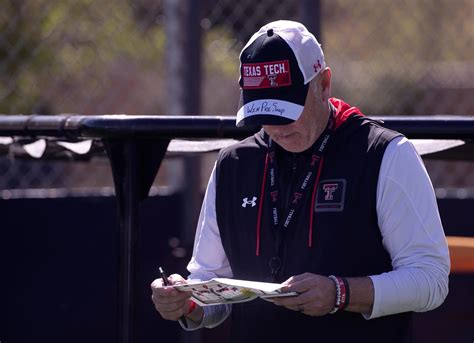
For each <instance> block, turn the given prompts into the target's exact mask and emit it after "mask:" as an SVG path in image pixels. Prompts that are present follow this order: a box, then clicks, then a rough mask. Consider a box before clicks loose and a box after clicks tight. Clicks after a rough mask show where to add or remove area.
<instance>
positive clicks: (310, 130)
mask: <svg viewBox="0 0 474 343" xmlns="http://www.w3.org/2000/svg"><path fill="white" fill-rule="evenodd" d="M325 112H326V111H325V108H324V106H322V104H321V102H320V101H316V99H315V96H314V92H313V90H312V89H311V88H310V89H309V91H308V95H307V96H306V102H305V105H304V110H303V113H301V116H300V117H299V118H298V120H297V121H295V122H294V123H291V124H288V125H263V129H264V130H265V132H266V133H267V134H268V135H269V136H270V137H271V138H272V139H273V141H275V142H276V143H277V144H278V145H280V146H281V147H282V148H283V149H285V150H287V151H289V152H302V151H305V150H306V149H308V148H309V147H311V146H312V145H313V144H314V142H316V140H317V139H318V137H319V135H320V134H321V133H322V131H323V130H324V128H325V127H326V123H327V120H328V114H327V115H326V113H325Z"/></svg>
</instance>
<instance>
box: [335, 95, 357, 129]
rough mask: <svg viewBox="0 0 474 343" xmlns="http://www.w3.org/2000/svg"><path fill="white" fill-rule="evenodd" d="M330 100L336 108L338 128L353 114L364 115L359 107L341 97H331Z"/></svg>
mask: <svg viewBox="0 0 474 343" xmlns="http://www.w3.org/2000/svg"><path fill="white" fill-rule="evenodd" d="M329 102H330V103H331V104H332V105H333V106H334V107H335V108H336V129H337V128H338V127H339V126H341V125H342V123H344V122H345V121H346V120H347V119H348V118H349V117H352V116H353V115H359V116H363V114H362V112H361V111H360V110H359V109H358V108H357V107H354V106H352V107H351V105H349V104H348V103H346V102H344V101H342V100H340V99H337V98H330V99H329Z"/></svg>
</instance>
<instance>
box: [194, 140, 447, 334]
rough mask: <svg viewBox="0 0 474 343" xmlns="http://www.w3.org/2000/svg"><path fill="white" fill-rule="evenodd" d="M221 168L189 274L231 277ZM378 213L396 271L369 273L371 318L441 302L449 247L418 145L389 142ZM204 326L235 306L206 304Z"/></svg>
mask: <svg viewBox="0 0 474 343" xmlns="http://www.w3.org/2000/svg"><path fill="white" fill-rule="evenodd" d="M215 188H216V180H215V167H214V170H213V171H212V174H211V177H210V179H209V184H208V186H207V190H206V194H205V196H204V201H203V205H202V208H201V213H200V216H199V221H198V225H197V230H196V237H195V242H194V250H193V256H192V258H191V261H190V262H189V264H188V270H189V272H190V273H191V274H190V276H189V279H200V280H207V279H210V278H213V277H229V278H231V277H232V276H233V275H232V269H231V267H230V265H229V261H228V259H227V256H226V254H225V252H224V248H223V246H222V241H221V238H220V235H219V228H218V226H217V220H216V211H215V195H216V190H215ZM377 217H378V224H379V227H380V231H381V234H382V243H383V245H384V247H385V249H386V250H387V251H388V253H389V254H390V257H391V260H392V267H393V270H392V271H390V272H387V273H383V274H379V275H369V277H370V278H371V279H372V282H373V285H374V304H373V310H372V313H371V314H370V315H364V317H365V318H366V319H372V318H377V317H380V316H385V315H390V314H396V313H401V312H407V311H415V312H424V311H428V310H432V309H434V308H436V307H438V306H439V305H440V304H441V303H442V302H443V301H444V299H445V297H446V295H447V294H448V274H449V270H450V261H449V250H448V246H447V242H446V237H445V235H444V232H443V227H442V224H441V220H440V217H439V213H438V207H437V204H436V197H435V194H434V190H433V186H432V184H431V181H430V179H429V176H428V173H427V172H426V169H425V167H424V165H423V162H422V161H421V158H420V156H419V155H418V153H417V152H416V150H415V148H414V146H413V145H412V144H411V142H409V141H408V139H406V138H405V137H397V138H395V139H394V140H392V141H391V142H390V143H389V145H388V146H387V148H386V150H385V153H384V156H383V159H382V164H381V168H380V173H379V179H378V183H377ZM204 310H205V311H204V319H203V322H202V323H201V324H200V325H199V326H194V327H193V326H190V329H196V328H199V327H202V326H204V327H215V326H217V325H219V324H220V323H221V322H222V321H223V320H225V318H226V317H227V316H228V315H229V313H230V310H231V307H230V305H222V306H207V307H204Z"/></svg>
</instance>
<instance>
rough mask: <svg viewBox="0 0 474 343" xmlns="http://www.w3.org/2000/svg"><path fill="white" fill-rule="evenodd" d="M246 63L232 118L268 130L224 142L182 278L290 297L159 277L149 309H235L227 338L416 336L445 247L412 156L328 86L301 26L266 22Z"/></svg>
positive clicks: (436, 293) (445, 264)
mask: <svg viewBox="0 0 474 343" xmlns="http://www.w3.org/2000/svg"><path fill="white" fill-rule="evenodd" d="M240 63H241V64H240V80H239V83H240V87H241V91H242V96H241V102H242V104H241V107H240V109H239V111H238V114H237V125H238V126H242V125H257V124H259V125H262V127H263V130H261V131H260V132H259V133H257V134H255V135H254V136H252V137H249V138H247V139H245V140H243V141H242V142H239V143H237V144H235V145H233V146H230V147H227V148H225V149H223V150H222V151H221V152H220V154H219V157H218V159H217V162H216V166H215V168H214V170H213V172H212V175H211V178H210V181H209V185H208V188H207V191H206V195H205V198H204V202H203V207H202V210H201V215H200V218H199V223H198V228H197V232H196V239H195V244H194V252H193V256H192V259H191V261H190V263H189V265H188V270H189V271H190V273H191V275H190V276H189V279H201V280H204V279H210V278H212V277H234V278H237V279H246V280H255V281H270V282H278V283H284V285H285V288H284V290H286V291H295V292H297V293H298V295H297V296H292V297H287V298H278V299H274V302H273V303H272V302H265V301H263V300H255V301H252V302H248V303H243V304H238V305H233V308H232V309H231V307H230V305H219V306H210V307H205V308H204V309H203V308H201V307H199V306H197V305H195V304H194V303H193V302H191V301H190V300H189V296H190V294H188V293H179V292H177V291H175V290H173V289H172V288H170V287H165V288H163V287H161V286H162V283H161V281H160V280H155V281H154V282H153V283H152V291H153V296H152V298H153V301H154V304H155V307H156V309H157V310H158V312H159V313H160V314H161V316H162V317H163V318H165V319H169V320H178V318H180V317H182V316H186V322H187V325H188V330H192V329H196V328H200V327H208V328H211V327H214V326H216V325H219V324H220V323H221V322H222V321H223V320H224V319H225V318H226V317H227V316H228V314H229V313H230V312H232V324H231V325H232V332H231V336H232V340H233V341H235V342H257V341H259V342H261V341H262V340H265V341H277V342H280V341H290V340H291V341H295V340H298V339H309V340H312V341H318V342H324V341H326V340H327V341H330V342H348V341H354V342H359V341H363V342H405V341H410V319H411V315H410V313H411V312H413V311H428V310H431V309H434V308H436V307H438V306H439V305H440V304H441V303H442V302H443V301H444V299H445V297H446V295H447V293H448V274H449V253H448V248H447V244H446V239H445V236H444V233H443V229H442V226H441V221H440V218H439V214H438V210H437V205H436V199H435V195H434V192H433V188H432V185H431V182H430V180H429V177H428V175H427V173H426V170H425V168H424V166H423V164H422V161H421V159H420V157H419V156H418V155H417V153H416V151H415V149H414V148H413V146H412V145H411V143H410V142H409V141H408V140H407V139H406V138H405V137H403V136H402V135H400V134H399V133H397V132H393V131H390V130H387V129H385V128H382V127H381V126H380V125H379V123H377V122H375V121H373V120H371V119H369V118H366V117H364V115H363V114H362V113H361V112H360V111H359V109H357V108H356V107H351V106H349V105H348V104H346V103H345V102H343V101H341V100H338V99H335V98H330V93H331V70H330V69H329V68H328V67H327V66H326V63H325V59H324V55H323V52H322V50H321V47H320V44H319V43H318V42H317V40H316V38H315V37H314V36H313V35H312V34H311V33H309V32H308V31H307V30H306V28H305V27H304V26H303V25H301V24H299V23H296V22H291V21H277V22H273V23H270V24H267V25H265V26H263V27H262V28H261V29H260V30H259V31H258V32H257V33H255V34H254V35H253V36H252V37H251V39H250V41H249V42H248V43H247V45H246V46H245V47H244V49H243V50H242V52H241V55H240ZM170 281H171V282H186V281H185V280H184V279H183V278H182V277H181V276H179V275H172V276H171V277H170Z"/></svg>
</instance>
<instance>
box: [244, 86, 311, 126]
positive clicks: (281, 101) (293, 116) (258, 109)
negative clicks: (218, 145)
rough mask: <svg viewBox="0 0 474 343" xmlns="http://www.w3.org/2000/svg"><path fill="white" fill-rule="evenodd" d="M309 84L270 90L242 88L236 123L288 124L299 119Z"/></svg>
mask: <svg viewBox="0 0 474 343" xmlns="http://www.w3.org/2000/svg"><path fill="white" fill-rule="evenodd" d="M308 89H309V86H308V85H307V84H306V85H302V86H292V87H284V88H283V87H282V88H279V89H268V90H242V89H241V92H240V102H239V111H238V112H237V120H236V125H237V126H239V127H241V126H246V125H288V124H291V123H293V122H294V121H296V120H298V118H299V117H300V115H301V113H302V112H303V109H304V104H305V102H306V96H307V94H308Z"/></svg>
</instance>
